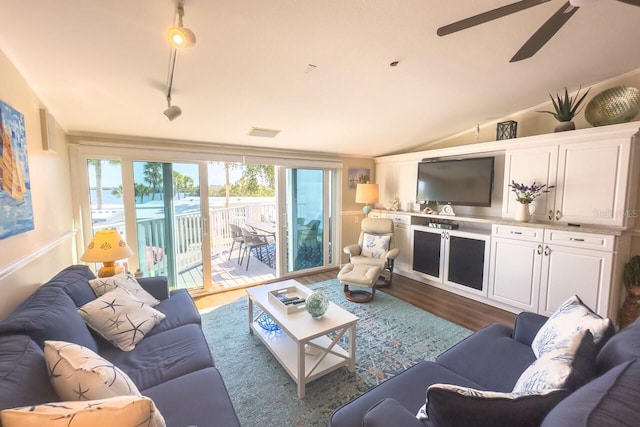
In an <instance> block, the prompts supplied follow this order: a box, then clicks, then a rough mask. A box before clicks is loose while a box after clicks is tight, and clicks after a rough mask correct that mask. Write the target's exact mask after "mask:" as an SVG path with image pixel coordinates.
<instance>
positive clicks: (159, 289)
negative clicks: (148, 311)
mask: <svg viewBox="0 0 640 427" xmlns="http://www.w3.org/2000/svg"><path fill="white" fill-rule="evenodd" d="M137 280H138V283H140V286H142V287H143V288H144V290H145V291H147V292H149V293H150V294H151V295H153V297H154V298H156V299H159V300H160V301H162V300H165V299H167V298H169V282H167V278H166V276H156V277H141V278H139V279H137Z"/></svg>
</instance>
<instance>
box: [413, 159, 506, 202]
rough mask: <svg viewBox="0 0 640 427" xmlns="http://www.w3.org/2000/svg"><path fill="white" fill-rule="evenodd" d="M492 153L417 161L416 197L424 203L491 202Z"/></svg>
mask: <svg viewBox="0 0 640 427" xmlns="http://www.w3.org/2000/svg"><path fill="white" fill-rule="evenodd" d="M493 163H494V158H493V157H477V158H470V159H450V160H433V161H423V162H420V163H418V190H417V192H416V201H417V202H418V203H421V204H439V205H458V206H491V192H492V191H493Z"/></svg>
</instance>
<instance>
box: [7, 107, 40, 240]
mask: <svg viewBox="0 0 640 427" xmlns="http://www.w3.org/2000/svg"><path fill="white" fill-rule="evenodd" d="M0 138H1V139H2V143H1V144H0V239H5V238H7V237H10V236H14V235H16V234H20V233H24V232H26V231H29V230H33V207H32V204H31V183H30V181H29V164H28V161H27V160H28V158H27V140H26V136H25V129H24V115H23V114H22V113H20V112H19V111H16V110H14V109H13V108H12V107H11V106H10V105H7V104H5V103H4V102H2V101H0Z"/></svg>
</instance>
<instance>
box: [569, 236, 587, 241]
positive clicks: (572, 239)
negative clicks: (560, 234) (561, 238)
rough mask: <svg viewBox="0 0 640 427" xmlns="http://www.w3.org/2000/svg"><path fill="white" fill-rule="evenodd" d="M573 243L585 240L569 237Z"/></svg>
mask: <svg viewBox="0 0 640 427" xmlns="http://www.w3.org/2000/svg"><path fill="white" fill-rule="evenodd" d="M569 240H571V241H572V242H584V239H578V238H577V237H569Z"/></svg>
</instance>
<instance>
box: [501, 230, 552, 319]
mask: <svg viewBox="0 0 640 427" xmlns="http://www.w3.org/2000/svg"><path fill="white" fill-rule="evenodd" d="M492 234H493V237H492V239H491V266H490V271H489V298H491V299H493V300H495V301H499V302H501V303H504V304H508V305H510V306H513V307H517V308H519V309H522V310H526V311H533V312H537V311H538V297H539V294H540V275H541V274H542V256H541V255H542V251H543V247H542V238H543V230H542V229H539V228H526V227H512V226H502V225H500V226H498V225H494V226H493V233H492Z"/></svg>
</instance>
